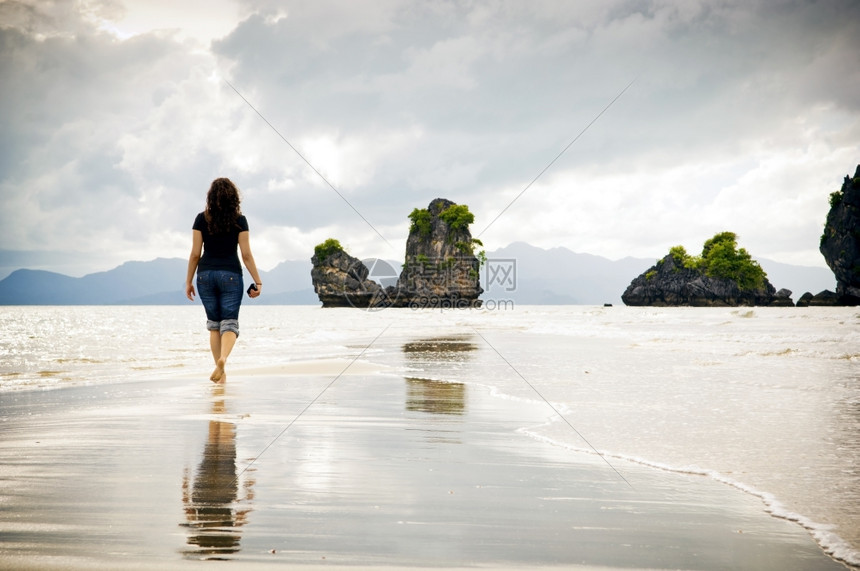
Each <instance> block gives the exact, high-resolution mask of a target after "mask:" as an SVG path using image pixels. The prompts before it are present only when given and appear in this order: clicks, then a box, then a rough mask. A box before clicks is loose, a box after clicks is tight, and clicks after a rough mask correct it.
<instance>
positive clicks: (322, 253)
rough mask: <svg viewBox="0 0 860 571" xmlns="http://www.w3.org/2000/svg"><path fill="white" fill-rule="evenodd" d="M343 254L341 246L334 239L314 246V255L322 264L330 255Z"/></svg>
mask: <svg viewBox="0 0 860 571" xmlns="http://www.w3.org/2000/svg"><path fill="white" fill-rule="evenodd" d="M337 252H343V246H341V245H340V242H339V241H337V240H335V239H334V238H329V239H328V240H326V241H325V242H323V243H321V244H317V245H316V246H314V255H315V256H316V257H317V259H318V260H319V261H320V262H324V261H325V260H326V259H327V258H328V257H329V256H331V255H332V254H336V253H337Z"/></svg>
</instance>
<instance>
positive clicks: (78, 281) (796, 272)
mask: <svg viewBox="0 0 860 571" xmlns="http://www.w3.org/2000/svg"><path fill="white" fill-rule="evenodd" d="M487 258H488V262H487V264H486V265H485V266H484V268H483V269H482V271H481V285H482V286H483V287H484V290H485V292H484V294H483V295H482V296H481V297H482V299H484V300H486V301H489V300H494V301H501V300H511V301H513V302H514V303H515V304H516V305H529V304H535V305H559V304H582V305H595V304H600V305H602V304H604V303H613V304H620V303H621V294H622V293H623V292H624V290H625V288H626V287H627V286H628V285H629V284H630V282H631V280H633V278H635V277H636V276H638V275H639V274H641V273H642V272H644V271H645V270H647V269H648V268H649V267H650V266H652V265H653V264H654V262H655V261H656V259H650V258H649V259H643V258H629V257H628V258H623V259H621V260H615V261H613V260H609V259H607V258H603V257H601V256H594V255H591V254H579V253H576V252H573V251H571V250H568V249H567V248H552V249H549V250H545V249H542V248H537V247H535V246H531V245H529V244H526V243H523V242H515V243H513V244H511V245H509V246H507V247H505V248H500V249H498V250H495V251H493V252H488V253H487ZM187 263H188V262H187V260H184V259H179V258H172V259H165V258H158V259H155V260H152V261H149V262H126V263H125V264H122V265H121V266H119V267H117V268H114V269H112V270H109V271H106V272H98V273H94V274H89V275H86V276H83V277H80V278H73V277H69V276H66V275H63V274H59V273H54V272H47V271H42V270H28V269H21V270H16V271H14V272H12V273H11V274H10V275H9V276H7V277H6V278H5V279H3V280H0V305H179V304H187V303H189V301H188V300H187V299H186V298H185V292H184V285H183V282H184V280H185V270H186V267H187ZM389 263H392V264H394V265H395V266H396V263H394V262H391V261H389ZM759 263H760V264H761V266H762V267H763V268H764V270H765V271H766V272H767V274H768V279H769V280H770V282H771V283H772V284H773V285H774V286H775V287H776V288H777V289H780V288H788V289H790V290H792V292H793V293H794V296H793V297H794V298H795V300H796V299H797V298H799V297H800V295H801V294H803V293H804V292H807V291H809V292H812V293H818V292H819V291H822V290H824V289H831V290H832V289H835V286H836V279H835V277H834V276H833V273H832V272H831V271H830V270H829V269H827V268H817V267H807V266H793V265H788V264H781V263H777V262H772V261H769V260H763V259H762V260H759ZM398 270H399V268H398ZM260 274H261V275H260V277H261V278H262V280H263V283H264V284H265V294H264V295H262V296H260V297H259V298H257V299H255V300H251V299H249V298H247V297H246V298H245V299H244V301H243V303H248V304H253V305H317V304H319V300H318V299H317V296H316V294H314V291H313V287H312V285H311V275H310V274H311V263H310V260H308V261H286V262H282V263H280V264H279V265H278V266H276V267H275V268H273V269H272V270H270V271H268V272H260ZM245 279H246V282H250V278H249V277H248V276H247V275H246V277H245Z"/></svg>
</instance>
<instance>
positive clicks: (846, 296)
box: [819, 165, 860, 305]
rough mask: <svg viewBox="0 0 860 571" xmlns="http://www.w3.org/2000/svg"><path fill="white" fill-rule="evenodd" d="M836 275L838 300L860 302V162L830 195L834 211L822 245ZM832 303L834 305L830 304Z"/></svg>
mask: <svg viewBox="0 0 860 571" xmlns="http://www.w3.org/2000/svg"><path fill="white" fill-rule="evenodd" d="M819 250H820V251H821V254H822V255H823V256H824V259H825V261H826V262H827V265H828V266H830V269H831V270H833V274H834V275H835V276H836V295H835V298H836V300H835V301H836V303H835V304H834V305H837V304H838V305H859V304H860V165H857V170H856V171H855V172H854V177H853V178H849V177H848V176H846V177H845V181H844V182H843V183H842V188H841V189H840V190H838V191H836V192H834V193H832V194H831V195H830V212H828V213H827V221H826V223H825V225H824V233H823V234H822V236H821V245H820V247H819ZM827 305H830V304H827Z"/></svg>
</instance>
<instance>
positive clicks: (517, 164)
mask: <svg viewBox="0 0 860 571" xmlns="http://www.w3.org/2000/svg"><path fill="white" fill-rule="evenodd" d="M858 54H860V3H858V2H856V1H854V0H844V1H841V0H828V1H821V2H802V1H799V0H798V1H776V0H774V1H749V0H738V1H733V0H726V1H713V2H697V1H693V0H665V1H657V0H655V1H647V0H638V1H637V0H595V1H579V0H576V1H575V0H554V1H552V0H551V1H528V2H527V1H525V0H516V1H507V0H496V1H492V0H487V1H474V2H465V1H463V2H461V1H451V2H447V1H442V0H440V1H434V2H420V1H411V0H371V1H347V0H335V1H330V0H313V1H309V0H306V1H270V0H193V1H192V0H185V1H183V2H174V1H173V0H89V1H88V0H74V1H72V0H65V1H62V0H61V1H50V0H38V1H31V0H23V1H10V0H6V1H2V2H0V77H2V88H0V92H2V97H0V149H2V150H0V199H2V210H0V236H2V237H0V251H2V252H0V266H2V270H3V271H2V273H0V277H2V276H3V275H6V274H7V273H8V272H9V271H11V269H14V268H15V267H30V268H40V269H49V270H54V271H61V272H63V273H67V274H69V275H83V274H85V273H88V272H91V271H98V270H105V269H110V268H112V267H114V266H116V265H118V264H120V263H122V262H123V261H126V260H150V259H153V258H156V257H186V256H187V255H188V251H189V247H190V239H191V224H192V221H193V219H194V216H195V215H196V214H197V212H199V211H200V210H202V208H203V205H204V198H205V193H206V190H207V189H208V186H209V183H210V182H211V181H212V179H214V178H216V177H219V176H228V177H230V178H232V179H233V180H234V181H235V182H236V183H237V185H238V186H239V187H240V189H241V190H242V193H243V210H244V212H245V214H246V215H248V218H249V221H250V224H251V243H252V246H253V249H254V252H255V255H256V257H257V261H258V264H259V265H260V267H261V268H263V269H270V268H272V267H274V266H275V265H277V263H279V262H280V261H283V260H291V259H307V258H309V257H310V255H311V253H312V250H313V246H314V245H315V244H317V243H319V242H321V241H322V240H324V239H325V238H328V237H336V238H338V239H340V240H341V242H342V243H344V244H345V245H347V247H348V249H349V250H350V252H351V253H352V254H354V255H356V256H358V257H371V256H378V257H385V258H399V257H400V256H402V253H403V248H404V244H405V239H406V235H407V232H408V220H407V218H406V216H407V214H408V213H409V212H410V211H411V210H412V208H414V207H416V206H426V205H427V203H428V202H429V201H430V200H432V199H433V198H436V197H445V198H449V199H451V200H453V201H455V202H458V203H465V204H468V205H469V207H470V209H471V210H472V212H474V213H475V216H476V221H475V224H474V226H473V234H475V235H479V236H480V238H481V240H483V242H484V244H485V246H486V248H487V249H488V250H494V249H496V248H499V247H502V246H505V245H507V244H509V243H511V242H514V241H526V242H529V243H531V244H534V245H536V246H540V247H544V248H550V247H555V246H564V247H567V248H569V249H571V250H574V251H577V252H588V253H592V254H598V255H602V256H605V257H608V258H612V259H617V258H621V257H624V256H636V257H644V258H657V257H660V256H662V255H664V254H665V253H666V252H667V251H668V248H669V247H670V246H673V245H675V244H683V245H684V246H686V247H687V249H688V250H691V251H697V250H698V249H699V248H700V247H701V244H702V242H703V241H704V240H705V239H706V238H708V237H710V236H712V235H713V234H714V233H716V232H718V231H723V230H732V231H734V232H736V233H737V234H738V235H739V236H740V244H741V246H744V247H746V248H747V249H748V250H749V251H750V252H751V253H752V254H753V255H754V256H756V257H762V258H770V259H773V260H777V261H782V262H786V263H795V264H803V265H817V266H823V265H824V261H823V259H822V257H821V255H820V254H819V253H818V239H819V236H820V234H821V230H822V228H823V224H824V218H825V216H826V214H827V209H828V201H827V198H828V195H829V194H830V193H831V192H833V191H834V190H837V189H838V188H839V186H840V185H841V181H842V179H843V177H844V176H845V175H846V174H849V173H850V174H853V173H854V169H855V168H856V166H857V164H858V163H860V95H858V94H860V65H858V63H860V59H858V58H860V56H858ZM228 82H229V83H228ZM231 84H232V85H233V86H234V87H235V88H236V90H238V92H239V93H241V95H242V96H244V98H245V99H247V101H248V102H249V103H250V105H249V104H248V103H246V101H244V100H243V99H242V97H240V96H239V95H238V94H237V92H236V91H234V90H233V89H232V88H231V87H230V85H231ZM625 89H626V90H625ZM619 94H620V97H619ZM616 98H617V99H616ZM613 101H614V102H613ZM251 106H253V108H252V107H251ZM607 106H608V108H607ZM254 109H256V110H257V111H258V112H259V114H260V115H262V116H263V117H265V119H266V120H267V121H268V122H269V123H270V124H271V125H272V126H273V127H274V128H275V129H277V131H278V132H279V133H280V135H282V136H283V137H284V138H285V139H286V140H287V141H289V143H290V144H291V145H292V146H294V147H295V149H297V150H298V151H299V152H300V153H301V154H302V155H304V157H305V158H306V159H307V160H308V161H309V162H310V163H311V164H312V165H313V166H314V167H315V168H316V169H317V170H318V171H319V172H320V173H322V175H323V176H324V177H325V178H326V179H327V180H328V181H329V182H330V183H331V184H332V185H333V186H334V187H335V188H336V189H337V191H338V192H339V193H340V195H342V196H343V198H341V196H339V195H338V193H337V192H335V191H334V190H332V189H331V188H330V187H329V186H328V185H327V184H326V183H325V182H324V181H323V180H322V179H321V178H320V176H318V175H317V174H316V173H315V172H314V170H312V169H311V168H310V167H309V166H308V165H307V164H306V163H305V162H304V161H303V160H302V158H301V157H300V156H299V155H298V154H297V153H296V152H295V151H294V150H293V149H291V148H290V146H289V145H288V144H287V143H285V142H284V140H282V139H281V137H280V136H279V135H278V134H277V133H276V132H275V130H273V128H272V127H270V126H269V125H267V123H266V122H264V120H263V119H261V117H260V115H258V114H257V113H256V112H255V111H254ZM601 113H602V115H601ZM595 118H596V120H595ZM592 122H593V123H592ZM589 125H590V126H589ZM586 127H587V129H586ZM583 129H586V130H585V132H584V133H583V134H582V135H581V136H580V137H579V139H578V140H576V142H574V143H573V144H572V145H571V146H570V147H569V148H568V150H567V151H566V152H565V153H564V154H563V155H562V156H561V157H560V158H559V159H558V160H557V161H556V162H555V163H554V164H553V165H552V166H551V168H549V169H548V170H546V172H544V173H543V174H542V175H541V176H540V177H539V178H538V179H537V181H536V182H534V184H533V185H532V186H531V187H529V188H528V189H527V190H526V191H525V192H523V190H524V189H525V188H526V187H527V185H529V183H530V182H531V181H532V180H533V179H534V178H535V177H536V176H538V174H539V173H541V171H542V170H543V169H544V168H545V167H546V166H547V165H548V164H549V163H550V161H552V160H553V159H554V158H555V157H556V156H557V155H558V154H559V153H560V152H561V151H562V150H563V149H564V148H565V147H566V146H567V145H568V144H570V143H571V141H573V140H574V138H575V137H577V135H579V134H580V133H581V132H582V131H583ZM512 202H513V203H512ZM506 208H507V209H506ZM356 210H357V211H358V212H359V213H360V214H361V216H363V217H364V218H365V219H366V221H365V220H363V219H362V217H361V216H359V215H357V214H356Z"/></svg>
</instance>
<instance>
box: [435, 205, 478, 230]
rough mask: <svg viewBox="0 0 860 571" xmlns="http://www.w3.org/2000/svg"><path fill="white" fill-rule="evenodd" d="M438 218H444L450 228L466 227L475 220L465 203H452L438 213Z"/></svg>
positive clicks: (459, 228)
mask: <svg viewBox="0 0 860 571" xmlns="http://www.w3.org/2000/svg"><path fill="white" fill-rule="evenodd" d="M439 218H441V219H442V220H444V221H445V223H446V224H448V228H450V229H451V230H461V229H464V228H468V227H469V224H471V223H473V222H474V221H475V215H474V214H472V213H471V212H469V207H468V206H466V205H465V204H452V205H451V206H449V207H448V208H446V209H445V210H443V211H442V212H440V213H439Z"/></svg>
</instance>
